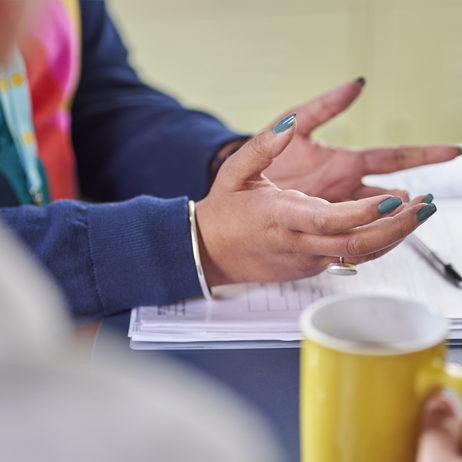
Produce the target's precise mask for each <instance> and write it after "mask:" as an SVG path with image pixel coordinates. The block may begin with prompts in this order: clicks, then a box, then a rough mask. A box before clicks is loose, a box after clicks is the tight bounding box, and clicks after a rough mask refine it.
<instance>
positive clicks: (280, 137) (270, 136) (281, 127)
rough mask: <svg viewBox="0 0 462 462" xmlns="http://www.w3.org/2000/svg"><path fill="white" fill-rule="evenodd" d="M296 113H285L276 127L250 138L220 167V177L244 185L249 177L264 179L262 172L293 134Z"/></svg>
mask: <svg viewBox="0 0 462 462" xmlns="http://www.w3.org/2000/svg"><path fill="white" fill-rule="evenodd" d="M295 116H296V113H295V112H294V113H293V114H290V115H288V116H287V117H284V118H283V119H282V120H281V121H279V122H278V123H277V124H276V125H275V126H274V127H273V128H271V129H268V130H265V131H264V132H262V133H260V134H259V135H257V136H255V137H253V138H252V139H250V140H249V141H248V142H247V143H246V144H244V146H242V147H241V148H240V149H239V150H238V151H237V152H236V153H235V154H233V155H232V156H231V157H230V158H229V159H228V160H227V161H226V162H225V163H224V164H223V167H222V168H221V169H220V170H219V172H218V175H217V180H218V181H220V182H223V181H225V182H226V183H227V185H228V187H230V188H233V189H234V188H238V189H239V188H242V187H243V185H244V184H245V183H246V182H247V181H252V180H254V181H255V180H259V179H261V173H262V172H263V170H265V169H266V168H267V167H269V166H270V165H271V163H272V162H273V159H274V158H275V157H277V156H278V155H279V154H281V152H282V151H284V149H285V148H286V147H287V145H288V144H289V143H290V142H291V141H292V138H293V137H294V134H295V130H296V128H297V124H296V121H295Z"/></svg>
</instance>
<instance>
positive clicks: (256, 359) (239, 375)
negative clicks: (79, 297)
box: [92, 312, 462, 462]
mask: <svg viewBox="0 0 462 462" xmlns="http://www.w3.org/2000/svg"><path fill="white" fill-rule="evenodd" d="M129 319H130V313H129V312H127V313H123V314H120V315H117V316H112V317H110V318H106V319H105V320H104V321H103V322H102V323H101V326H100V329H99V331H98V335H97V336H96V340H95V344H94V348H93V361H92V362H93V365H94V366H96V367H97V365H98V364H99V363H100V362H101V361H104V354H103V348H102V347H101V343H102V340H101V339H102V338H103V337H104V335H105V334H107V333H113V334H114V333H115V334H116V335H117V336H120V338H121V339H124V340H123V341H124V342H125V344H126V346H127V351H128V350H129V352H130V353H129V354H130V355H131V354H133V355H136V356H137V357H142V358H145V359H147V360H148V361H149V358H150V357H152V355H153V351H140V350H131V349H130V346H129V339H128V337H127V333H128V324H129ZM156 354H161V355H164V356H166V357H173V358H174V359H175V360H178V361H184V362H186V363H187V364H189V365H190V366H193V367H195V368H197V369H199V370H200V371H201V372H203V373H205V374H206V375H209V376H212V377H214V378H215V379H218V380H219V381H222V382H224V383H226V384H227V385H228V386H230V387H231V388H233V389H234V390H235V391H237V392H238V394H239V395H240V396H241V397H242V398H243V399H244V400H247V401H250V402H251V403H252V404H253V405H254V406H256V407H257V408H259V409H260V410H261V411H262V412H263V414H264V415H265V416H266V417H267V418H268V420H269V421H270V422H271V423H272V424H273V426H274V427H275V429H276V432H277V433H278V434H279V435H280V438H281V444H282V446H283V448H284V449H285V450H286V453H287V455H288V460H289V461H294V462H295V461H297V462H298V461H299V460H300V449H299V430H298V428H299V427H298V389H299V349H298V348H281V349H268V350H264V349H260V350H257V349H255V350H187V351H156ZM448 356H449V360H450V361H452V362H457V363H459V364H462V348H461V347H455V346H451V347H449V349H448Z"/></svg>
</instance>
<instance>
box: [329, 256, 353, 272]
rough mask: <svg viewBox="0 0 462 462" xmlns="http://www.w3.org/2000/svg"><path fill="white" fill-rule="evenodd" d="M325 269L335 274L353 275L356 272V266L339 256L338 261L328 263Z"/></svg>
mask: <svg viewBox="0 0 462 462" xmlns="http://www.w3.org/2000/svg"><path fill="white" fill-rule="evenodd" d="M326 270H327V272H328V273H329V274H334V275H335V276H354V275H355V274H358V267H357V266H356V265H352V264H350V263H345V262H344V261H343V257H340V263H329V264H328V265H327V267H326Z"/></svg>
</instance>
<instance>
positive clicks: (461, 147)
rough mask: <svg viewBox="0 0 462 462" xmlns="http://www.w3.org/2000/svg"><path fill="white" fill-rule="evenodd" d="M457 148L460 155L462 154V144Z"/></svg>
mask: <svg viewBox="0 0 462 462" xmlns="http://www.w3.org/2000/svg"><path fill="white" fill-rule="evenodd" d="M457 148H458V149H459V156H462V146H457Z"/></svg>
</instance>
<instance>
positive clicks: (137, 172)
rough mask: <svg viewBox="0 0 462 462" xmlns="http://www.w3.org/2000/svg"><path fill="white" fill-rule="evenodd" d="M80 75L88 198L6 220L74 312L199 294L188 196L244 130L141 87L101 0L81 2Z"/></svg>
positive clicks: (1, 188)
mask: <svg viewBox="0 0 462 462" xmlns="http://www.w3.org/2000/svg"><path fill="white" fill-rule="evenodd" d="M80 7H81V15H82V72H81V79H80V83H79V87H78V91H77V94H76V98H75V101H74V104H73V108H72V137H73V144H74V149H75V153H76V160H77V165H78V173H79V181H80V188H81V191H82V194H83V196H84V197H85V198H87V199H88V200H90V201H92V202H97V204H89V203H85V202H80V201H67V200H66V201H57V202H55V203H52V204H50V205H48V206H46V207H43V208H38V207H35V206H15V205H16V204H15V203H14V200H15V199H14V195H13V194H12V192H11V190H10V189H9V185H8V183H7V182H6V181H4V179H3V178H1V177H0V195H1V197H2V198H3V201H2V202H3V203H5V202H4V201H5V198H11V204H8V205H11V207H5V208H1V209H0V214H1V217H2V218H3V220H4V221H6V222H7V223H8V225H9V226H10V227H11V228H12V229H13V230H14V231H15V232H16V233H17V234H18V235H19V236H20V237H21V238H22V239H23V240H24V242H25V243H26V244H27V245H28V246H29V248H30V249H31V250H32V252H33V254H34V255H35V256H36V257H37V258H38V260H39V261H40V262H41V263H42V264H43V265H45V266H46V267H47V268H48V270H49V271H50V272H51V273H52V275H53V276H54V277H55V279H56V280H57V282H58V284H59V285H60V286H61V287H62V289H63V290H64V292H65V294H66V296H67V300H68V302H69V305H70V307H71V310H72V312H73V314H74V315H75V316H77V317H80V318H83V319H85V320H93V319H98V318H100V317H102V316H107V315H110V314H114V313H117V312H120V311H122V310H126V309H129V308H132V307H134V306H139V305H151V304H167V303H171V302H173V301H175V300H178V299H181V298H184V297H187V296H192V295H195V294H199V293H200V292H201V290H200V286H199V282H198V280H197V275H196V269H195V266H194V259H193V255H192V249H191V237H190V232H189V222H188V214H187V200H188V197H189V198H191V199H193V200H199V199H201V198H202V197H204V195H205V194H206V193H207V187H208V170H209V165H210V162H211V159H212V158H213V156H214V155H215V154H216V153H217V152H218V150H219V149H220V148H221V146H223V145H224V144H225V143H228V142H230V141H232V140H235V139H237V138H240V137H242V135H239V134H237V133H234V132H232V131H230V130H228V129H227V128H226V127H225V126H224V125H223V124H222V123H221V122H219V121H218V120H217V119H215V118H214V117H212V116H210V115H208V114H205V113H203V112H198V111H193V110H188V109H185V108H183V107H182V106H181V105H180V104H179V103H178V102H177V101H175V100H174V99H172V98H170V97H169V96H167V95H165V94H163V93H161V92H159V91H156V90H154V89H152V88H149V87H147V86H146V85H144V84H143V83H142V82H141V81H140V80H139V78H138V76H137V75H136V73H135V71H134V70H133V69H132V68H131V67H130V66H129V64H128V63H127V52H126V49H125V48H124V46H123V44H122V42H121V40H120V37H119V35H118V33H117V31H116V29H115V28H114V25H113V23H112V22H111V20H110V18H109V17H108V15H107V12H106V9H105V5H104V2H103V1H99V0H98V1H85V0H81V1H80Z"/></svg>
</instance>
